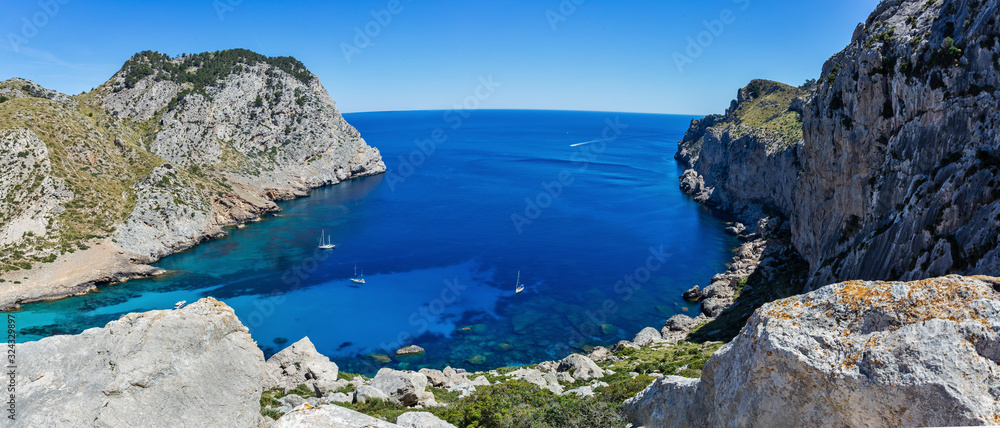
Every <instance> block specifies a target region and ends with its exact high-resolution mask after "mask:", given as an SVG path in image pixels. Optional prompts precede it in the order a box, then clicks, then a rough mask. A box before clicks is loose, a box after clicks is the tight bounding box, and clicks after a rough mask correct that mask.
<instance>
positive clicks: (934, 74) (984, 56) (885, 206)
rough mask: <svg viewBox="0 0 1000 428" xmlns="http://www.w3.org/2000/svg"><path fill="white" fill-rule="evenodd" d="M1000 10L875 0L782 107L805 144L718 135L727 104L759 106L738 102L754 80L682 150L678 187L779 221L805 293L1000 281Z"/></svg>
mask: <svg viewBox="0 0 1000 428" xmlns="http://www.w3.org/2000/svg"><path fill="white" fill-rule="evenodd" d="M998 8H1000V2H997V1H964V0H942V1H925V0H913V1H896V0H894V1H883V2H882V3H881V4H880V5H879V6H878V8H877V9H876V10H875V11H874V12H873V13H872V14H871V16H870V17H869V18H868V20H867V21H866V22H865V23H862V24H860V25H859V26H858V28H857V29H856V30H855V32H854V36H853V37H852V41H851V44H850V45H849V46H848V47H847V48H845V49H844V50H843V51H841V52H840V53H837V54H836V55H834V56H833V57H832V58H830V60H829V61H827V63H826V64H825V65H824V67H823V72H822V76H821V78H820V79H819V81H818V82H815V83H814V84H812V85H811V87H810V88H808V89H809V90H808V91H807V92H805V93H804V95H803V94H800V95H799V97H801V98H790V99H786V100H787V101H786V102H785V103H784V104H782V107H784V106H787V108H788V109H789V111H797V112H801V113H802V125H801V127H802V131H801V132H802V142H801V143H799V144H796V145H795V146H794V148H793V147H792V146H781V145H775V142H776V141H779V140H777V139H776V138H775V137H774V136H773V133H772V135H771V136H768V135H766V131H767V126H766V125H755V126H754V127H755V128H760V129H762V130H763V131H762V132H759V133H758V134H750V136H749V137H747V136H744V137H743V138H742V139H740V138H734V136H733V133H732V131H729V132H728V134H727V132H726V131H727V129H731V128H733V127H735V126H737V125H738V124H739V123H740V122H739V120H738V118H736V117H735V115H734V114H733V111H734V108H735V110H738V109H739V108H741V107H742V106H749V107H754V108H755V109H757V110H760V107H755V106H754V105H753V104H752V102H753V101H751V103H748V102H747V100H754V99H755V97H754V96H753V94H754V93H761V91H757V90H752V89H753V88H758V87H760V86H761V85H760V83H758V82H757V81H755V82H754V83H751V85H750V86H748V87H747V88H746V89H744V90H741V91H740V96H739V99H738V100H737V101H735V102H734V104H733V106H734V108H731V109H730V111H728V112H727V114H726V115H725V116H710V117H707V118H705V119H703V120H701V121H696V122H694V123H693V124H692V127H691V130H689V131H688V134H687V135H686V136H685V139H684V140H683V141H681V143H680V147H679V150H678V158H679V159H681V160H682V161H686V162H688V163H689V164H690V165H691V166H692V169H691V171H688V172H685V173H684V176H683V177H682V178H681V181H682V183H681V186H682V188H685V189H686V190H688V191H689V192H691V193H692V194H694V195H695V197H696V198H698V199H699V200H702V201H705V202H707V203H711V204H716V205H718V206H720V207H722V208H724V209H727V210H730V211H734V212H737V213H740V212H742V211H745V210H746V207H747V206H749V205H750V204H747V201H750V202H754V201H756V202H757V205H760V206H765V207H767V206H770V207H773V208H774V209H775V211H777V212H779V213H781V214H783V215H784V216H786V217H788V218H789V220H790V228H791V241H792V244H793V245H794V248H795V249H796V250H797V251H798V253H799V254H800V255H801V256H802V257H803V258H804V259H805V260H806V261H807V262H808V264H809V274H810V278H809V287H810V288H816V287H819V286H822V285H824V284H828V283H830V282H833V281H836V280H845V279H918V278H927V277H932V276H939V275H944V274H949V273H959V274H996V273H998V272H1000V252H998V251H1000V249H998V246H997V236H998V233H1000V182H998V177H997V174H998V173H1000V145H998V141H1000V138H998V135H997V131H996V129H995V127H994V123H995V122H996V119H997V112H998V111H1000V109H998V100H997V88H998V87H1000V45H998V44H997V43H996V41H997V39H998V37H1000V23H998V22H997V17H998ZM773 87H774V86H772V88H773ZM772 91H776V90H775V89H772ZM767 92H768V91H763V93H767ZM776 93H780V91H777V92H776ZM765 116H767V115H766V114H765ZM768 147H775V148H776V149H777V150H774V149H772V150H771V151H768V150H767V148H768ZM782 147H784V149H783V150H782V149H781V148H782Z"/></svg>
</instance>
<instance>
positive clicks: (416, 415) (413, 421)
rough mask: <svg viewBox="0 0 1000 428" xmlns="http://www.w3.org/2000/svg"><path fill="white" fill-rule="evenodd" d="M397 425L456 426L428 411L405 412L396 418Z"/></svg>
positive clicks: (410, 427)
mask: <svg viewBox="0 0 1000 428" xmlns="http://www.w3.org/2000/svg"><path fill="white" fill-rule="evenodd" d="M396 425H399V426H401V427H406V428H455V426H454V425H452V424H449V423H448V422H445V421H443V420H441V419H440V418H438V417H437V416H434V414H433V413H428V412H407V413H403V414H402V415H399V418H398V419H396Z"/></svg>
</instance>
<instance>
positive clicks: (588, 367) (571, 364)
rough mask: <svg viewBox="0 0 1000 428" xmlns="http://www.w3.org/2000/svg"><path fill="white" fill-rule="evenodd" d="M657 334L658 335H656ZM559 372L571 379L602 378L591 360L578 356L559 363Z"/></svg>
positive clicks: (600, 371)
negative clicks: (567, 374) (566, 373)
mask: <svg viewBox="0 0 1000 428" xmlns="http://www.w3.org/2000/svg"><path fill="white" fill-rule="evenodd" d="M657 334H659V333H657ZM557 370H559V371H560V372H569V373H570V375H571V376H573V379H577V380H587V379H594V378H600V377H604V370H602V369H601V368H600V367H599V366H598V365H597V364H596V363H594V361H593V360H591V359H590V358H587V357H586V356H583V355H580V354H570V355H568V356H566V358H563V359H562V360H561V361H559V368H558V369H557Z"/></svg>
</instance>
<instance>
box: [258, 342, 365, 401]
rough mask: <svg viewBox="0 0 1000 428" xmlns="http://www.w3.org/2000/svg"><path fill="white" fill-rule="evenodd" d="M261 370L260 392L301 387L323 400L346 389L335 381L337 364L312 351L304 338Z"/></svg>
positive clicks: (311, 345) (343, 383) (314, 348)
mask: <svg viewBox="0 0 1000 428" xmlns="http://www.w3.org/2000/svg"><path fill="white" fill-rule="evenodd" d="M265 367H266V371H267V373H266V376H265V377H264V389H272V388H284V389H295V387H297V386H299V385H302V384H305V385H306V386H308V387H310V388H312V389H313V390H314V391H316V395H317V396H323V395H326V394H329V393H331V392H333V391H336V390H338V389H340V388H342V387H344V386H345V385H347V382H346V381H341V382H338V381H337V375H338V372H339V369H338V367H337V364H336V363H334V362H332V361H330V359H329V358H327V357H326V356H324V355H323V354H320V353H319V352H318V351H316V346H315V345H313V343H312V341H310V340H309V338H308V337H303V338H302V340H299V341H298V342H295V343H294V344H292V346H289V347H287V348H285V349H283V350H282V351H281V352H278V353H277V354H274V355H272V356H271V358H269V359H268V360H267V364H266V366H265Z"/></svg>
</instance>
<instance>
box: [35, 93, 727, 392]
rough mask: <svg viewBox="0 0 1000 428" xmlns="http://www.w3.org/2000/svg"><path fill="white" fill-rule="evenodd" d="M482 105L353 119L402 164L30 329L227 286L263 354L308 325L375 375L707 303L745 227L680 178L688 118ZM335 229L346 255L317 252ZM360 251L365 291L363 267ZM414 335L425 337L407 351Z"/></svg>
mask: <svg viewBox="0 0 1000 428" xmlns="http://www.w3.org/2000/svg"><path fill="white" fill-rule="evenodd" d="M467 113H468V117H463V116H460V115H457V114H455V113H449V112H440V111H438V112H386V113H358V114H349V115H346V117H347V120H348V121H349V122H351V123H352V124H353V125H355V126H356V127H357V128H358V129H359V130H360V131H361V133H362V136H363V137H364V138H365V139H366V140H367V141H368V143H369V144H371V145H373V146H375V147H378V148H379V149H380V150H381V152H382V155H383V158H384V159H385V161H386V165H387V166H388V167H389V169H390V171H389V173H387V174H384V175H380V176H375V177H366V178H362V179H357V180H352V181H349V182H346V183H342V184H339V185H336V186H330V187H326V188H322V189H317V190H315V191H314V192H313V193H312V195H311V196H310V197H308V198H302V199H298V200H294V201H288V202H283V203H281V204H280V206H281V208H282V210H283V211H282V212H281V213H280V215H279V216H274V217H271V216H268V217H267V218H265V220H264V221H261V222H258V223H251V224H250V225H249V226H248V227H246V228H243V229H232V230H230V232H231V234H232V235H231V236H229V237H226V238H222V239H218V240H213V241H210V242H206V243H204V244H202V245H199V246H198V247H196V248H194V249H191V250H189V251H186V252H184V253H180V254H176V255H173V256H170V257H167V258H165V259H163V260H161V261H160V262H159V263H157V266H159V267H162V268H164V269H167V270H170V271H171V272H170V273H169V274H167V275H164V276H161V277H158V278H152V279H145V280H138V281H131V282H129V283H127V284H124V285H117V286H109V287H103V288H102V289H101V290H100V291H99V292H96V293H92V294H89V295H86V296H81V297H74V298H69V299H63V300H58V301H53V302H43V303H37V304H30V305H25V306H24V308H22V309H21V310H19V311H16V312H15V315H16V316H17V318H18V320H17V322H18V329H19V330H20V334H21V336H20V340H22V341H30V340H37V339H39V338H42V337H45V336H50V335H53V334H74V333H78V332H80V331H82V330H83V329H86V328H90V327H96V326H102V325H104V324H105V323H107V322H108V321H111V320H114V319H117V318H118V317H119V316H120V315H122V314H124V313H128V312H137V311H147V310H153V309H166V308H170V307H172V306H173V303H174V302H176V301H179V300H187V301H188V302H193V301H195V300H197V299H199V298H201V297H205V296H214V297H216V298H218V299H221V300H223V301H225V302H226V303H227V304H229V305H230V306H232V307H233V308H234V309H235V310H236V313H237V315H239V316H240V318H241V320H243V322H244V323H245V324H247V325H248V326H249V327H250V332H251V334H252V335H253V337H254V339H256V340H257V342H258V344H259V345H260V346H261V348H262V349H263V350H264V352H265V354H267V355H270V354H272V353H274V352H276V351H277V350H280V349H281V348H282V347H283V346H287V344H290V343H291V342H294V341H295V340H298V339H299V338H301V337H302V336H309V337H310V339H312V341H313V342H314V343H315V344H316V346H317V348H318V349H319V351H320V352H322V353H324V354H327V355H330V356H331V357H332V358H333V359H334V360H335V361H336V362H337V363H338V364H339V365H341V368H342V370H346V371H350V372H364V373H369V374H371V373H374V372H375V371H376V370H377V369H378V368H379V367H382V366H391V367H402V368H409V369H416V368H419V367H422V366H430V367H438V368H440V367H444V366H445V365H451V366H453V367H465V368H467V369H486V368H491V367H498V366H505V365H515V364H527V363H533V362H538V361H542V360H546V359H552V358H558V357H562V356H564V355H565V354H567V353H569V352H573V351H578V350H581V349H587V347H589V346H594V345H599V344H609V343H613V342H615V341H618V340H621V339H626V338H630V337H631V336H632V335H633V334H635V333H636V332H637V331H638V330H639V329H641V328H642V327H645V326H651V325H659V324H661V323H662V322H663V321H664V320H665V319H666V318H668V317H669V316H671V315H673V314H676V313H681V312H688V313H691V314H693V313H694V312H695V310H696V307H695V306H692V305H688V304H686V303H685V302H684V301H683V300H682V299H681V298H680V293H681V292H683V291H684V290H686V289H687V288H689V287H691V286H692V285H695V284H702V285H704V283H705V282H707V280H708V279H709V278H710V277H711V276H712V275H713V274H714V273H716V272H718V271H719V270H720V269H722V268H723V266H724V264H725V262H726V261H728V260H729V258H730V256H731V248H733V247H734V246H735V245H736V242H735V240H734V238H732V237H729V236H727V235H725V234H724V233H723V227H724V225H723V223H722V220H721V219H719V218H717V217H715V216H713V215H712V214H711V213H709V212H708V211H707V210H705V209H704V208H703V207H701V206H699V205H698V204H696V203H694V202H693V201H691V200H690V198H688V197H686V196H684V195H683V194H681V193H680V191H679V190H678V188H677V179H676V177H677V175H678V170H677V165H676V164H675V161H674V160H673V158H672V154H673V153H674V151H675V149H676V141H677V140H678V139H680V137H681V136H682V134H683V132H684V131H685V130H686V129H687V126H688V122H689V121H690V119H691V118H690V117H686V116H669V115H644V114H624V113H593V112H556V111H472V112H467ZM458 119H461V121H460V122H459V120H458ZM455 125H458V126H457V127H456V126H455ZM438 129H439V131H436V130H438ZM434 138H436V139H437V142H434ZM323 231H325V233H326V234H329V235H331V236H332V241H333V242H334V243H335V244H337V248H336V249H335V250H332V251H323V250H319V249H317V248H316V246H317V244H318V241H319V236H320V233H321V232H323ZM355 265H357V267H358V268H359V269H361V270H362V271H363V273H364V276H365V278H366V281H367V283H366V285H364V286H363V287H352V283H351V282H350V281H349V278H350V277H351V276H353V273H354V267H355ZM518 271H520V273H521V281H522V282H523V283H524V284H525V285H526V291H525V292H524V293H521V294H518V295H515V293H514V283H515V278H516V276H517V274H518ZM284 340H288V342H287V343H285V342H284ZM411 343H412V344H417V345H420V346H422V347H424V348H425V349H426V350H427V352H426V353H425V354H424V355H423V356H420V357H415V358H411V359H403V360H399V359H396V358H395V357H394V356H393V351H394V350H395V349H396V348H398V347H401V346H403V345H408V344H411ZM369 354H382V355H386V356H391V358H390V361H389V362H384V360H385V358H380V357H375V356H373V355H369ZM380 360H381V361H380Z"/></svg>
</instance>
